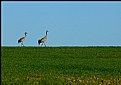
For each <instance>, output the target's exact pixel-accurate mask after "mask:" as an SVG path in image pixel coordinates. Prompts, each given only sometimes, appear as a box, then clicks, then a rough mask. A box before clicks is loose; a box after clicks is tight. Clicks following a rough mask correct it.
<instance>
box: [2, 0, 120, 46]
mask: <svg viewBox="0 0 121 85" xmlns="http://www.w3.org/2000/svg"><path fill="white" fill-rule="evenodd" d="M46 30H48V31H49V32H48V38H47V40H46V42H45V44H46V45H47V46H121V1H2V2H1V45H2V46H20V43H19V44H18V39H20V38H21V37H24V36H25V35H24V33H25V32H27V33H28V34H27V37H26V39H25V41H24V45H25V46H39V45H38V40H39V39H41V38H42V37H44V36H45V31H46Z"/></svg>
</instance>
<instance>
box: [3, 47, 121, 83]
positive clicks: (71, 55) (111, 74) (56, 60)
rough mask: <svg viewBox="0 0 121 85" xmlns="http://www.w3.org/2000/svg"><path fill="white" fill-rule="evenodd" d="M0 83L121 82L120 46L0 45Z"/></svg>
mask: <svg viewBox="0 0 121 85" xmlns="http://www.w3.org/2000/svg"><path fill="white" fill-rule="evenodd" d="M1 73H2V74H1V78H2V79H1V84H2V85H121V47H1Z"/></svg>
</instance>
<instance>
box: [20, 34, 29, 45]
mask: <svg viewBox="0 0 121 85" xmlns="http://www.w3.org/2000/svg"><path fill="white" fill-rule="evenodd" d="M24 34H25V36H24V37H22V38H20V39H19V40H18V43H21V46H22V45H23V46H24V44H23V41H24V40H25V38H26V34H28V33H27V32H25V33H24Z"/></svg>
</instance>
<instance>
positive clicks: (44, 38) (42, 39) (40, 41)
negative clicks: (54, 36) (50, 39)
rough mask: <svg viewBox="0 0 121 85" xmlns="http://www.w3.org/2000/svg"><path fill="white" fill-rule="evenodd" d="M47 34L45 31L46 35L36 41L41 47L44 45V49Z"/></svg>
mask: <svg viewBox="0 0 121 85" xmlns="http://www.w3.org/2000/svg"><path fill="white" fill-rule="evenodd" d="M47 32H48V30H46V35H45V36H44V37H43V38H41V39H40V40H38V44H39V45H40V43H42V44H41V46H42V45H43V44H44V45H45V47H46V44H45V41H46V40H47V36H48V35H47Z"/></svg>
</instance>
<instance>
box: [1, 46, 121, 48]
mask: <svg viewBox="0 0 121 85" xmlns="http://www.w3.org/2000/svg"><path fill="white" fill-rule="evenodd" d="M1 47H27V48H28V47H34V48H110V47H111V48H121V46H47V47H41V46H1Z"/></svg>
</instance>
